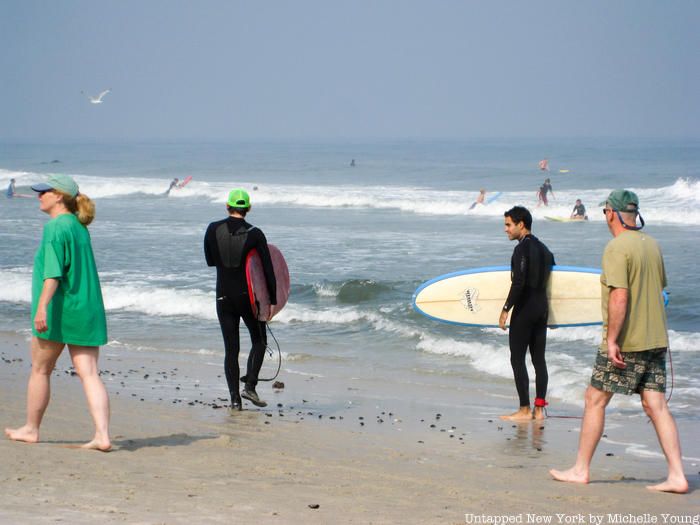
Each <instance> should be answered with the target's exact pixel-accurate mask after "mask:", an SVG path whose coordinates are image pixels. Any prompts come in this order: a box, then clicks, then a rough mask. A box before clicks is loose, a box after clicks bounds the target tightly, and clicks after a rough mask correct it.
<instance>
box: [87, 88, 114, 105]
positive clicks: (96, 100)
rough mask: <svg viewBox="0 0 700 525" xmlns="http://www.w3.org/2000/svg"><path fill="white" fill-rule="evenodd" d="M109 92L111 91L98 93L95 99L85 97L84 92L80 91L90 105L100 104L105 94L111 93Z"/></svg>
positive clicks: (88, 96)
mask: <svg viewBox="0 0 700 525" xmlns="http://www.w3.org/2000/svg"><path fill="white" fill-rule="evenodd" d="M111 91H112V90H111V89H105V90H104V91H103V92H102V93H100V94H99V95H97V96H96V97H91V96H90V95H86V94H85V91H81V93H82V94H83V95H85V96H86V97H87V98H88V100H90V103H91V104H102V99H103V98H104V96H105V95H106V94H107V93H111Z"/></svg>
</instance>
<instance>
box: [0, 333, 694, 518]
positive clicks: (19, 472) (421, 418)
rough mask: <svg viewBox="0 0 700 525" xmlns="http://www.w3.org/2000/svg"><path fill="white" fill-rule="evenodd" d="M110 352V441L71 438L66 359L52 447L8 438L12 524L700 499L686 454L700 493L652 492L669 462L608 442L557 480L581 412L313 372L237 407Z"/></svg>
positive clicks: (17, 398)
mask: <svg viewBox="0 0 700 525" xmlns="http://www.w3.org/2000/svg"><path fill="white" fill-rule="evenodd" d="M107 353H109V354H113V353H114V352H112V351H107V352H103V359H101V365H102V369H103V371H104V374H103V377H104V378H105V382H106V384H107V388H108V390H109V392H110V397H111V402H112V437H113V444H114V450H113V451H112V452H110V453H108V454H103V453H97V452H93V451H85V450H77V449H74V448H70V447H71V445H77V444H81V443H83V442H85V441H87V440H88V439H89V438H90V437H91V435H92V423H91V421H90V418H89V415H88V412H87V408H86V407H85V401H84V398H83V395H82V390H81V387H80V382H79V380H78V378H77V377H74V376H72V375H71V373H70V370H69V368H68V365H69V362H68V360H67V359H66V356H62V358H61V360H60V361H59V369H58V370H57V371H56V372H55V374H54V377H53V379H52V388H53V396H52V402H51V405H50V406H49V409H48V411H47V414H46V416H45V419H44V423H43V425H42V434H41V442H40V443H39V444H36V445H27V444H22V443H15V442H12V441H9V440H7V439H2V440H0V458H2V461H0V522H2V523H54V522H57V521H62V522H69V523H93V522H95V521H97V520H99V521H100V522H107V523H185V522H197V523H245V522H249V523H449V524H453V523H465V522H466V523H470V522H471V523H475V522H478V521H474V520H479V519H480V520H482V522H488V521H483V520H484V519H486V520H489V519H491V520H493V519H496V516H507V517H509V519H511V520H513V521H512V522H514V523H528V522H530V523H534V522H535V521H528V518H531V519H533V520H534V519H537V517H543V519H544V520H545V521H544V522H546V520H547V519H551V520H552V521H551V523H559V521H558V520H559V518H558V517H557V515H556V514H557V513H559V514H562V520H563V521H561V523H576V522H579V523H593V521H592V518H591V517H590V514H595V515H602V516H603V521H602V522H601V523H612V522H614V519H615V515H619V516H620V517H621V519H623V520H624V519H625V517H626V516H631V517H633V518H634V519H637V520H649V519H651V518H650V517H651V516H656V517H657V520H658V521H657V523H661V524H662V525H663V523H664V522H663V518H662V514H667V513H670V514H671V515H673V516H678V517H680V518H679V519H685V520H688V519H692V516H697V514H698V509H699V508H700V491H698V487H700V481H699V479H698V471H699V470H700V467H698V466H697V464H693V463H690V462H689V463H686V474H687V475H688V478H689V481H690V484H691V492H690V494H688V495H684V496H677V495H668V494H656V493H650V492H648V491H647V490H646V489H645V488H644V487H645V485H647V484H650V483H654V482H657V481H659V480H660V479H662V478H663V477H664V475H665V466H664V461H663V459H658V458H639V457H637V456H634V455H630V454H625V453H624V448H620V447H616V446H615V445H613V444H609V443H606V442H603V443H601V445H600V447H599V450H598V453H597V455H596V458H595V460H594V473H593V482H592V483H591V484H589V485H587V486H578V485H569V484H564V483H558V482H555V481H552V480H551V479H550V477H549V475H548V474H547V470H548V469H549V468H551V467H556V468H563V467H567V466H569V465H570V464H571V463H572V462H573V459H574V458H573V455H574V453H575V448H576V443H577V439H578V433H577V428H578V424H579V422H578V420H576V419H549V420H547V421H545V422H544V423H540V422H528V423H524V424H511V423H506V422H503V421H499V420H497V417H494V415H493V414H491V413H489V412H488V411H484V410H483V409H479V408H476V407H470V406H467V405H465V407H464V408H463V409H461V410H458V411H455V410H442V409H441V408H440V407H437V408H435V409H434V410H429V409H427V408H426V407H425V406H423V407H421V408H418V409H416V407H415V406H412V404H411V403H410V402H409V401H407V402H406V403H404V404H402V403H394V404H392V403H388V404H387V403H382V402H380V401H376V399H377V398H372V399H373V401H372V402H370V401H369V400H368V399H367V398H364V399H362V398H360V399H355V398H353V397H352V394H353V392H352V391H348V390H347V389H346V391H347V392H348V394H347V397H348V398H349V399H350V401H348V400H347V399H334V400H333V399H332V400H329V399H327V398H319V397H318V395H316V393H315V392H316V391H317V389H318V388H319V384H318V383H314V380H310V379H309V378H301V377H285V376H283V377H281V378H280V380H282V381H284V382H285V383H286V385H285V388H284V389H278V390H277V391H273V390H271V389H270V387H269V386H267V385H266V386H262V385H261V387H260V388H259V389H258V390H259V392H260V394H261V397H263V398H265V399H267V401H268V402H269V405H268V407H266V408H265V409H248V410H244V411H242V412H235V413H230V412H229V411H228V409H227V408H226V404H227V400H226V399H224V398H222V397H221V396H220V394H221V388H220V387H221V384H220V382H223V379H222V378H219V377H216V375H213V373H212V371H211V370H210V371H208V372H207V371H206V370H190V369H187V368H186V366H183V363H178V364H177V366H174V365H173V364H172V363H169V364H167V365H166V364H162V365H161V366H157V365H156V364H155V363H152V362H150V361H144V360H139V359H138V356H133V355H132V356H126V355H125V356H121V357H120V358H119V359H114V358H112V359H108V358H106V357H104V356H105V355H106V354H107ZM28 370H29V359H28V352H27V343H26V341H25V340H24V339H23V338H21V337H18V336H14V335H12V334H2V336H0V395H1V396H2V399H3V410H2V412H1V413H2V418H1V421H0V424H1V425H2V426H3V427H6V426H16V425H20V424H21V423H22V422H23V419H24V396H25V390H26V379H27V374H28ZM207 373H208V374H209V376H206V375H203V374H207ZM144 376H148V377H147V378H145V379H144ZM195 377H196V379H195ZM137 379H138V381H137ZM156 379H158V383H156V382H155V380H156ZM144 381H145V382H144ZM191 383H194V384H191ZM214 383H216V387H217V388H214V387H213V384H214ZM144 385H151V386H150V387H149V389H150V392H146V391H145V390H146V389H145V386H144ZM311 385H313V387H312V386H311ZM161 387H162V388H161ZM321 389H322V390H323V387H322V386H321ZM338 391H342V389H339V390H338ZM183 392H187V393H188V395H186V396H185V395H182V393H183ZM377 397H381V396H377ZM142 399H143V401H142ZM353 400H354V402H353ZM246 406H247V407H248V408H250V405H246ZM641 424H644V423H640V425H641ZM611 426H612V427H613V429H612V430H611V434H614V432H615V430H614V427H615V425H614V422H613V424H612V425H611ZM640 428H645V427H640ZM644 431H645V432H650V431H651V429H649V428H645V430H644ZM651 432H653V431H651ZM681 436H682V439H687V438H688V435H687V433H686V434H684V430H683V428H682V430H681ZM612 437H615V436H614V435H612V436H611V438H612ZM612 441H614V440H612ZM579 513H580V514H581V515H582V516H584V518H579V516H578V515H579ZM528 514H531V515H533V516H528ZM611 514H612V515H611ZM647 515H648V516H647ZM547 517H549V518H547ZM580 519H584V521H577V520H580ZM695 519H696V520H697V518H695ZM470 520H471V521H470ZM490 522H491V523H493V521H490ZM618 523H623V521H619V522H618ZM626 523H631V522H630V521H627V522H626ZM634 523H652V521H635V522H634ZM669 523H670V522H669ZM677 523H678V522H677ZM686 523H692V521H690V522H688V521H686Z"/></svg>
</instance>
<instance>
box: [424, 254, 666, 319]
mask: <svg viewBox="0 0 700 525" xmlns="http://www.w3.org/2000/svg"><path fill="white" fill-rule="evenodd" d="M552 270H553V271H558V272H578V273H597V274H600V273H601V272H602V270H601V269H600V268H588V267H585V266H566V265H562V266H559V265H555V266H552ZM504 271H505V272H510V266H484V267H482V268H472V269H469V270H458V271H456V272H451V273H446V274H443V275H438V276H437V277H434V278H433V279H430V280H429V281H426V282H424V283H423V284H421V285H420V286H419V287H418V288H416V291H415V292H413V297H412V298H411V306H412V307H413V309H414V310H415V311H416V312H418V313H419V314H421V315H423V316H425V317H427V318H428V319H432V320H434V321H438V322H440V323H445V324H451V325H455V326H478V327H483V328H489V327H490V328H498V325H497V324H488V325H485V324H472V323H458V322H456V321H447V320H445V319H440V318H438V317H433V316H432V315H429V314H427V313H425V312H424V311H423V310H421V308H420V307H419V306H418V305H417V304H416V297H417V296H418V294H419V293H420V292H421V291H422V290H423V289H424V288H427V287H428V286H430V285H431V284H434V283H437V282H439V281H444V280H445V279H450V278H452V277H457V276H460V275H469V274H473V273H488V272H504ZM663 295H664V306H668V300H669V295H668V293H667V292H666V290H664V291H663ZM601 324H602V323H578V324H566V325H549V328H564V327H576V326H600V325H601Z"/></svg>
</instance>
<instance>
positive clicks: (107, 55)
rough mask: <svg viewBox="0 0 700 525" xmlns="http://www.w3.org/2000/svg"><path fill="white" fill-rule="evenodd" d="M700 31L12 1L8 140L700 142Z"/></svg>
mask: <svg viewBox="0 0 700 525" xmlns="http://www.w3.org/2000/svg"><path fill="white" fill-rule="evenodd" d="M699 23H700V2H696V1H694V0H674V1H672V2H669V1H661V0H658V1H649V0H616V1H610V0H604V1H602V0H590V1H586V2H581V1H568V0H552V1H538V0H528V1H523V0H512V1H511V0H501V1H499V0H489V1H487V0H483V1H469V0H459V1H457V0H455V1H451V0H425V1H416V0H400V1H399V0H395V1H388V0H352V1H351V0H346V1H333V0H318V1H307V0H295V1H291V0H289V1H272V0H268V1H260V0H250V1H245V2H242V1H234V0H230V1H214V0H202V1H198V2H194V1H178V0H167V1H166V0H138V1H132V0H119V1H116V0H111V1H107V0H91V1H77V0H61V1H56V2H53V1H47V0H0V140H4V141H12V140H20V141H41V140H51V141H53V140H56V141H81V140H90V141H110V140H133V141H138V140H202V141H207V140H249V139H250V140H257V139H263V140H265V139H272V140H278V139H279V140H375V139H379V140H381V139H402V138H403V139H420V140H433V139H438V140H439V139H458V140H459V139H470V138H500V137H505V138H509V137H513V138H516V137H518V138H556V137H567V138H568V137H571V138H576V137H587V138H588V137H648V138H700V109H699V108H700V104H698V94H700V67H699V66H700V59H699V58H698V56H700V53H699V52H698V50H700V31H699V30H698V25H699ZM107 88H110V89H111V90H112V92H111V93H109V94H108V95H107V96H106V97H105V98H104V103H103V104H100V105H93V104H90V102H89V101H88V100H87V98H86V97H85V96H84V95H81V91H85V92H86V93H89V94H93V95H94V94H97V93H99V92H100V91H102V90H103V89H107Z"/></svg>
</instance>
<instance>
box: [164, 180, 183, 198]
mask: <svg viewBox="0 0 700 525" xmlns="http://www.w3.org/2000/svg"><path fill="white" fill-rule="evenodd" d="M179 187H180V179H178V178H177V177H175V178H174V179H173V180H172V181H170V187H169V188H168V189H167V190H166V191H165V195H170V192H171V191H172V190H173V188H175V189H177V188H179Z"/></svg>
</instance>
